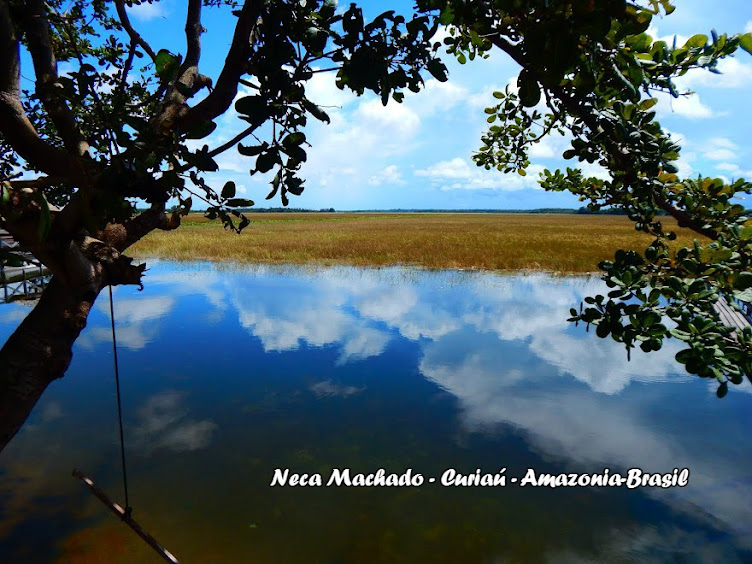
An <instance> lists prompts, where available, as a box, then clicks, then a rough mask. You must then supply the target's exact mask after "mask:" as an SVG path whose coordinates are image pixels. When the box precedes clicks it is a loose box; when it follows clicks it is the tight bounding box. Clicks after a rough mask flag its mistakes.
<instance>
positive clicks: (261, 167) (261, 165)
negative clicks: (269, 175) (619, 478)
mask: <svg viewBox="0 0 752 564" xmlns="http://www.w3.org/2000/svg"><path fill="white" fill-rule="evenodd" d="M278 157H279V153H277V152H276V151H272V152H269V153H262V154H260V155H259V156H258V158H257V159H256V172H262V173H263V172H269V171H270V170H271V169H272V168H273V167H274V165H275V164H277V159H278Z"/></svg>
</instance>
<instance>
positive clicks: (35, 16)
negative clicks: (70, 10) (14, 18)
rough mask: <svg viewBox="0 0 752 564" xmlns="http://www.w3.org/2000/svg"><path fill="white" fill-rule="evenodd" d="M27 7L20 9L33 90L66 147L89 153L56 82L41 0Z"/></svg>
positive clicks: (76, 151) (28, 4)
mask: <svg viewBox="0 0 752 564" xmlns="http://www.w3.org/2000/svg"><path fill="white" fill-rule="evenodd" d="M27 6H28V7H29V8H30V9H29V10H25V11H24V12H23V14H24V16H23V17H22V18H21V21H22V25H23V27H24V29H25V31H26V38H27V42H28V48H29V53H30V54H31V59H32V61H33V63H34V73H35V75H36V79H37V81H36V93H37V96H38V97H39V99H40V100H42V104H43V105H44V108H45V110H46V111H47V114H48V115H49V116H50V119H51V120H52V122H53V123H54V124H55V127H56V128H57V131H58V133H59V134H60V137H61V138H62V140H63V143H64V144H65V148H66V149H67V150H68V152H70V153H71V154H73V155H75V156H77V157H81V156H83V155H85V154H86V153H88V151H89V144H88V143H87V142H86V140H85V139H84V137H83V135H81V131H80V129H79V127H78V124H77V123H76V119H75V117H74V115H73V112H72V111H71V109H70V108H69V107H68V105H67V104H66V103H65V100H64V99H63V97H62V96H61V95H60V93H61V91H62V85H61V84H60V83H59V82H58V75H57V61H56V60H55V53H54V51H53V49H52V41H51V39H50V26H49V20H48V19H47V15H46V14H45V7H44V2H43V1H42V0H29V2H28V3H27Z"/></svg>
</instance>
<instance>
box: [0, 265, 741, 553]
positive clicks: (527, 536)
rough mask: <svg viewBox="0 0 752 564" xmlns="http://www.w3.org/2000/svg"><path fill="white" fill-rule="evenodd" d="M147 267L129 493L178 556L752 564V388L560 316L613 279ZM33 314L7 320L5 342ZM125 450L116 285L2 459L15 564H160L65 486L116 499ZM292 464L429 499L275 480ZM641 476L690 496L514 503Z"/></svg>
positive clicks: (128, 335) (579, 494)
mask: <svg viewBox="0 0 752 564" xmlns="http://www.w3.org/2000/svg"><path fill="white" fill-rule="evenodd" d="M150 266H151V270H150V271H149V272H148V273H147V274H148V276H147V279H146V288H145V290H144V291H143V292H138V291H136V290H135V289H133V288H122V287H120V288H116V289H115V311H116V321H117V329H118V340H119V347H120V348H119V357H120V373H121V386H122V393H123V408H124V424H125V435H126V446H127V455H128V474H129V485H130V497H131V505H132V506H133V507H134V514H133V515H134V518H135V519H136V520H138V521H139V522H140V523H141V524H142V525H143V526H144V527H145V528H146V529H147V530H148V531H149V532H151V533H152V534H153V535H154V536H155V537H156V538H157V539H158V540H159V541H160V542H161V543H162V544H164V545H165V546H166V547H167V548H168V549H170V550H171V551H172V552H173V553H174V554H175V555H176V556H178V557H179V558H180V559H181V561H183V562H398V561H402V562H460V561H462V562H504V561H525V562H527V561H552V562H567V561H571V562H577V561H582V560H589V561H592V560H595V561H630V560H631V561H640V562H645V561H648V562H649V561H657V562H661V561H672V562H673V561H677V560H680V561H685V562H701V561H715V562H735V561H747V562H749V561H752V464H751V463H752V390H751V389H750V385H749V384H748V383H745V384H744V385H743V386H733V387H732V389H731V390H730V392H729V395H728V396H727V397H726V398H724V399H723V400H719V399H717V398H716V397H715V386H714V385H713V384H712V383H709V382H707V381H703V380H700V379H699V378H696V377H691V376H687V375H686V374H684V373H683V372H682V370H681V367H680V366H679V365H677V364H676V363H675V361H674V360H673V355H674V354H675V353H676V351H677V350H678V349H677V348H676V343H674V342H670V343H667V345H666V347H665V348H664V350H662V351H660V352H659V353H654V354H652V355H642V354H633V356H632V361H631V362H629V363H628V362H627V361H626V353H625V351H624V349H623V348H621V347H620V346H619V345H617V344H616V343H613V342H611V341H604V340H601V339H598V338H597V337H596V336H595V335H594V334H593V333H592V332H591V333H589V334H588V333H586V332H585V330H584V328H583V327H582V326H580V327H575V326H573V325H572V324H569V323H567V322H566V318H567V317H568V311H569V308H570V307H572V306H574V305H576V304H578V303H579V301H580V299H581V298H582V297H583V296H585V295H588V294H590V293H593V292H595V291H597V290H598V289H599V288H600V287H601V282H600V281H599V280H598V279H595V278H555V277H548V276H545V275H515V276H511V275H509V276H502V275H494V274H488V273H479V272H454V271H442V272H432V271H422V270H412V269H402V268H385V269H356V268H316V269H312V268H298V267H281V268H275V267H267V266H264V267H252V268H237V267H231V266H222V265H210V264H205V263H196V264H176V263H167V262H154V263H151V264H150ZM27 312H28V306H25V305H22V304H17V303H14V304H8V305H3V306H0V342H4V341H5V339H6V338H7V336H8V335H9V334H10V333H11V332H12V331H13V329H14V328H15V326H16V325H17V324H18V323H19V322H20V320H21V319H22V317H23V316H24V315H25V314H26V313H27ZM119 456H120V454H119V443H118V431H117V417H116V404H115V394H114V383H113V368H112V350H111V342H110V329H109V303H108V300H107V294H106V293H103V294H102V296H101V297H100V298H99V300H98V301H97V303H96V305H95V308H94V310H93V312H92V314H91V317H90V321H89V325H88V327H87V329H86V330H85V332H84V333H83V334H82V335H81V337H80V339H79V340H78V342H77V343H76V346H75V352H74V361H73V363H72V365H71V367H70V369H69V371H68V374H67V375H66V376H65V378H63V379H62V380H59V381H56V382H54V383H53V384H52V385H51V386H50V387H49V389H48V390H47V392H46V393H45V394H44V396H43V397H42V399H41V400H40V402H39V404H38V405H37V407H36V408H35V411H34V412H33V414H32V416H31V418H30V419H29V421H28V422H27V424H26V426H25V427H24V428H23V429H22V430H21V432H20V433H19V434H18V435H17V436H16V438H15V439H14V440H13V442H12V443H11V444H10V445H9V446H8V448H7V449H6V450H5V451H4V452H3V453H2V454H0V561H3V562H49V561H55V560H56V559H58V560H59V561H74V562H101V561H104V560H105V559H109V560H107V561H110V562H139V561H147V562H148V561H152V560H155V556H154V555H153V553H152V552H150V549H149V548H148V547H146V546H145V545H144V544H143V543H142V541H141V540H140V539H138V538H137V537H136V535H135V534H134V533H132V532H131V531H130V530H129V529H128V528H127V527H126V526H125V525H123V524H122V523H121V522H120V521H119V520H118V519H117V518H116V517H115V516H113V515H112V514H111V513H110V512H109V511H108V510H107V509H106V508H105V507H104V506H103V505H102V504H101V503H100V502H99V501H97V500H96V499H95V498H94V497H93V496H92V495H91V494H90V493H89V491H88V490H87V488H86V487H85V486H84V485H83V484H82V483H81V482H80V481H78V480H74V479H73V478H72V477H71V470H72V469H73V468H74V467H75V468H80V469H81V470H83V471H84V472H85V473H86V474H88V475H89V476H91V477H92V478H93V479H94V481H95V482H96V483H97V484H98V485H100V486H102V487H103V488H104V489H105V490H106V491H107V492H108V493H109V494H110V495H111V496H112V497H113V498H115V499H116V500H118V501H120V502H121V503H122V501H123V496H122V482H121V475H120V458H119ZM278 468H279V469H285V468H289V469H290V472H297V473H307V474H319V475H321V477H322V480H323V482H324V483H326V482H327V480H328V479H329V477H330V475H331V473H332V470H333V469H340V470H343V469H346V468H347V469H350V471H351V473H352V474H353V475H354V474H356V473H366V474H368V473H375V472H377V471H378V470H379V469H381V468H383V469H384V470H385V471H386V473H387V474H390V473H394V474H398V475H401V474H403V473H405V472H406V471H407V470H408V469H411V472H412V474H413V476H415V475H416V474H420V475H422V477H423V480H424V482H423V484H422V485H420V486H411V487H354V486H353V487H344V486H341V487H336V486H333V485H332V486H329V487H327V486H325V485H324V486H322V487H290V486H285V487H281V486H275V487H270V483H271V482H272V478H273V475H274V471H275V469H278ZM503 468H506V471H505V472H504V473H503V474H498V473H499V472H500V471H501V469H503ZM633 468H639V469H641V470H642V471H644V472H659V473H672V472H673V470H674V469H675V468H676V469H679V470H681V469H684V468H687V469H689V472H690V475H689V481H688V484H687V485H686V486H685V487H673V488H667V489H662V488H658V487H639V488H634V489H630V488H628V487H626V486H625V485H622V486H621V487H566V486H560V487H556V488H552V487H548V486H539V487H534V486H533V485H532V484H531V483H528V484H526V485H525V486H524V487H522V486H521V485H520V484H521V482H522V480H523V478H524V477H525V476H526V474H528V472H530V471H532V472H534V473H536V475H540V474H544V473H547V474H553V475H558V474H561V473H578V474H582V473H587V474H599V475H604V474H605V473H606V472H607V471H608V473H609V474H610V475H614V474H617V473H621V474H623V475H624V476H627V473H628V471H629V469H633ZM447 469H454V470H456V471H457V472H458V473H463V474H474V473H475V472H476V470H478V469H480V471H481V473H488V474H496V475H497V476H501V475H503V476H505V477H506V482H505V485H504V486H500V485H497V486H495V487H493V486H490V487H458V486H444V485H442V484H441V481H442V476H443V474H444V472H445V471H446V470H447ZM529 469H531V470H529ZM431 478H434V479H435V482H433V483H431V482H430V479H431ZM513 478H516V479H517V482H516V483H513V482H512V479H513Z"/></svg>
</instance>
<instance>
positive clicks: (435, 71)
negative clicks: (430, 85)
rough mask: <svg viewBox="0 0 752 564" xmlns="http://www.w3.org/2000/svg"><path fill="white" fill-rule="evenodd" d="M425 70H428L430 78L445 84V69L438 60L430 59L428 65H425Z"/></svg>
mask: <svg viewBox="0 0 752 564" xmlns="http://www.w3.org/2000/svg"><path fill="white" fill-rule="evenodd" d="M426 70H428V72H430V73H431V76H433V77H434V78H435V79H436V80H438V81H439V82H446V81H447V79H448V78H447V68H446V66H444V63H442V62H441V61H439V60H438V59H431V60H430V61H428V63H426Z"/></svg>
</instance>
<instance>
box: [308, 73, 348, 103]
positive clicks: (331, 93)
mask: <svg viewBox="0 0 752 564" xmlns="http://www.w3.org/2000/svg"><path fill="white" fill-rule="evenodd" d="M335 76H336V75H335V73H334V72H318V73H316V74H314V75H313V76H312V77H311V78H310V79H309V80H308V81H307V82H306V84H305V89H306V97H307V98H308V99H309V100H311V102H313V103H314V104H318V105H319V106H323V107H324V111H326V112H327V113H329V112H330V111H332V108H334V109H335V110H336V109H337V108H339V107H341V106H344V105H345V104H347V103H348V102H352V101H353V100H355V95H354V94H353V93H352V92H349V91H345V90H340V89H339V88H337V85H336V82H335Z"/></svg>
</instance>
